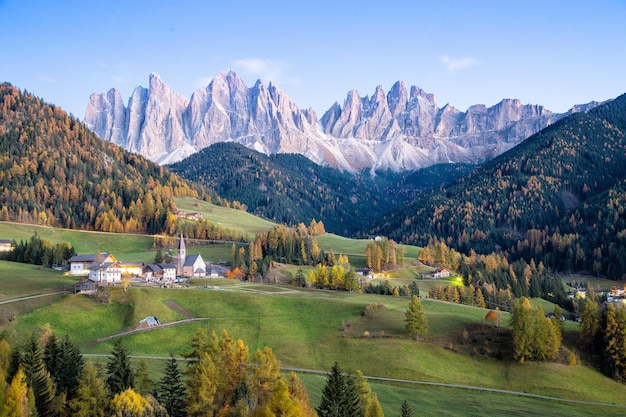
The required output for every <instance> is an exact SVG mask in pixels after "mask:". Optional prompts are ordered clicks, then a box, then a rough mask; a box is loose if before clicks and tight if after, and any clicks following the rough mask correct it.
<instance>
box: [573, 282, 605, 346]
mask: <svg viewBox="0 0 626 417" xmlns="http://www.w3.org/2000/svg"><path fill="white" fill-rule="evenodd" d="M588 288H591V287H590V286H589V287H588ZM599 325H600V314H599V310H598V304H597V303H596V302H595V301H594V300H593V299H592V298H591V297H586V298H585V299H584V301H583V302H582V305H581V307H580V333H579V335H578V342H579V343H580V344H581V345H582V346H584V347H586V348H592V350H595V340H596V334H597V333H598V328H599Z"/></svg>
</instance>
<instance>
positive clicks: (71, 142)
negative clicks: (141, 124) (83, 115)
mask: <svg viewBox="0 0 626 417" xmlns="http://www.w3.org/2000/svg"><path fill="white" fill-rule="evenodd" d="M0 155H1V156H0V206H1V208H0V220H3V221H17V222H21V223H33V224H41V225H46V226H55V227H64V228H70V229H83V230H98V231H105V232H148V233H160V232H162V231H163V230H164V229H165V226H166V221H167V214H168V213H170V212H172V211H173V210H174V209H175V204H174V201H173V197H197V198H206V199H211V198H214V199H216V198H217V196H216V195H215V194H214V193H213V194H211V193H210V192H209V191H207V190H205V189H204V188H203V187H200V186H197V185H194V184H191V183H189V182H187V181H184V180H182V179H180V178H179V177H178V176H177V175H175V174H172V173H171V172H170V171H169V170H167V169H165V168H163V167H161V166H159V165H157V164H155V163H153V162H150V161H148V160H146V159H145V158H143V157H141V156H139V155H136V154H132V153H130V152H126V151H124V150H122V149H121V148H120V147H118V146H115V145H113V144H111V143H109V142H106V141H103V140H101V139H100V138H98V137H97V136H96V135H95V134H94V133H92V132H90V131H89V130H88V129H87V128H86V127H85V126H84V125H83V124H82V123H81V122H80V121H79V120H78V119H76V118H74V117H72V116H69V115H68V114H67V113H66V112H64V111H63V110H62V109H60V108H58V107H55V106H53V105H50V104H46V103H44V102H43V101H42V100H40V99H39V98H36V97H34V96H33V95H32V94H30V93H28V92H22V91H20V90H18V89H16V88H14V87H13V86H11V85H10V84H1V85H0Z"/></svg>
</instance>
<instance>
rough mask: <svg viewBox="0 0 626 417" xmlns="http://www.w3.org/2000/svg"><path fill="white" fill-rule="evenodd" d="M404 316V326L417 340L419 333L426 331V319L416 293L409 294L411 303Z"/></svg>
mask: <svg viewBox="0 0 626 417" xmlns="http://www.w3.org/2000/svg"><path fill="white" fill-rule="evenodd" d="M404 316H405V319H404V321H405V323H406V325H405V328H406V331H407V332H408V333H409V336H410V337H411V338H415V340H417V339H418V338H419V336H420V335H421V334H424V333H426V332H427V331H428V319H427V318H426V314H424V308H423V307H422V303H421V302H420V300H419V298H417V296H416V295H412V296H411V303H410V304H409V308H408V310H407V311H406V312H405V313H404Z"/></svg>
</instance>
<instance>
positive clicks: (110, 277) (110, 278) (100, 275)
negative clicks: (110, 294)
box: [89, 262, 122, 284]
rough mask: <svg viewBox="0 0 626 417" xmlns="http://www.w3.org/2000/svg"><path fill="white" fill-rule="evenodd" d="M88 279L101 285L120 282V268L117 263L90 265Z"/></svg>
mask: <svg viewBox="0 0 626 417" xmlns="http://www.w3.org/2000/svg"><path fill="white" fill-rule="evenodd" d="M89 279H90V280H92V281H94V282H98V283H101V284H115V283H118V282H122V268H121V267H120V264H119V263H118V262H100V263H92V264H91V265H90V266H89Z"/></svg>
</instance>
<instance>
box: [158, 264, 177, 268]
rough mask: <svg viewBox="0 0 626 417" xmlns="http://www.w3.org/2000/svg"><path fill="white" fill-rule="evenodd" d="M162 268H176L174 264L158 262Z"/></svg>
mask: <svg viewBox="0 0 626 417" xmlns="http://www.w3.org/2000/svg"><path fill="white" fill-rule="evenodd" d="M159 266H160V267H161V268H162V269H176V265H172V264H159Z"/></svg>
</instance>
